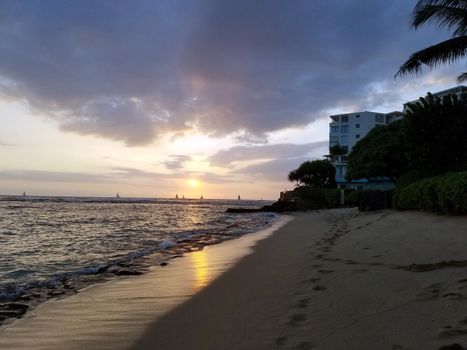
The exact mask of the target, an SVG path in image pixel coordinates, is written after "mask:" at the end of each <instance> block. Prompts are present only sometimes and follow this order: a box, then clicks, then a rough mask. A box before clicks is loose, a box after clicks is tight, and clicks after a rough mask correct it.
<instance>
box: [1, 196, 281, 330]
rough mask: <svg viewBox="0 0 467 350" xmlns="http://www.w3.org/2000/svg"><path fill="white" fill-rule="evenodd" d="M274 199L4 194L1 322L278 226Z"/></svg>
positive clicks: (2, 199) (2, 200) (2, 205)
mask: <svg viewBox="0 0 467 350" xmlns="http://www.w3.org/2000/svg"><path fill="white" fill-rule="evenodd" d="M265 204H269V202H267V201H244V200H167V199H127V198H120V199H115V198H71V197H67V198H64V197H54V198H46V197H25V198H23V197H20V198H12V197H3V198H0V247H1V253H0V324H1V323H2V322H3V321H4V320H6V319H8V318H11V317H20V316H21V315H22V314H24V313H25V312H26V311H27V310H28V309H30V308H32V307H34V306H35V305H37V304H38V303H40V302H42V301H45V300H47V299H50V298H53V297H57V296H64V295H67V294H72V293H75V292H76V291H77V290H78V289H80V288H83V287H85V286H88V285H91V284H94V283H99V282H101V281H105V280H108V279H110V278H116V276H122V275H137V274H141V273H144V272H145V271H146V270H147V269H148V268H149V267H150V266H155V265H164V264H166V263H170V259H173V258H176V257H180V256H182V255H183V254H184V253H186V252H189V251H193V250H199V249H202V248H203V247H204V246H206V245H210V244H215V243H219V242H222V241H224V240H227V239H232V238H235V237H238V236H241V235H244V234H247V233H252V232H256V231H258V230H261V229H263V228H266V227H268V226H270V225H272V224H273V223H274V222H275V221H276V220H277V219H278V216H277V215H276V214H273V213H251V214H231V213H226V212H225V211H226V209H227V208H229V207H239V208H257V207H260V206H262V205H265Z"/></svg>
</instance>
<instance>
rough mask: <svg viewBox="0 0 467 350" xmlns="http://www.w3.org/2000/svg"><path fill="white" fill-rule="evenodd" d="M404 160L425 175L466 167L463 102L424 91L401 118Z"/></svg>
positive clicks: (466, 121) (466, 112) (466, 125)
mask: <svg viewBox="0 0 467 350" xmlns="http://www.w3.org/2000/svg"><path fill="white" fill-rule="evenodd" d="M404 130H405V131H404V132H405V135H406V139H407V141H408V144H407V146H408V150H407V162H408V166H409V167H410V168H411V169H412V170H418V171H421V172H422V173H423V174H424V175H426V176H431V175H437V174H442V173H446V172H448V171H461V170H466V169H467V104H466V103H465V101H460V100H459V99H458V98H457V97H456V96H455V95H449V96H445V97H444V98H442V99H440V98H438V97H436V96H433V95H432V94H428V95H427V96H426V97H425V98H420V101H419V102H417V103H413V104H411V105H409V107H408V110H407V115H406V117H405V118H404Z"/></svg>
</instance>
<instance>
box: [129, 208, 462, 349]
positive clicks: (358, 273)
mask: <svg viewBox="0 0 467 350" xmlns="http://www.w3.org/2000/svg"><path fill="white" fill-rule="evenodd" d="M466 235H467V218H459V217H440V216H435V215H431V214H424V213H409V212H402V213H400V212H392V211H385V212H379V213H372V214H358V215H357V213H356V212H355V211H354V210H331V211H322V212H320V213H312V214H304V215H299V216H298V217H297V218H296V219H295V220H294V221H292V222H290V223H289V224H287V225H286V226H285V227H284V228H282V229H280V230H279V231H278V232H276V233H275V234H274V235H273V236H272V237H270V238H268V239H266V240H264V241H261V242H260V243H259V244H258V246H257V247H256V249H255V252H254V254H252V255H249V256H247V257H246V258H244V259H242V260H241V261H240V262H239V263H238V264H237V265H235V267H234V268H233V269H231V270H229V271H228V272H227V273H225V274H224V275H222V276H221V277H220V278H219V279H217V280H216V281H214V283H213V284H211V285H210V286H209V287H208V288H206V289H204V290H203V291H202V292H201V293H199V294H198V295H196V296H194V297H193V298H191V299H190V300H189V301H188V302H186V303H184V304H182V305H181V306H179V307H178V308H176V309H175V310H173V311H172V312H171V313H169V314H167V315H165V316H164V317H162V318H160V319H159V320H157V321H156V322H154V323H153V324H152V325H151V326H150V327H149V328H148V329H147V330H146V332H145V334H144V335H143V337H142V338H141V339H140V340H139V341H138V342H137V343H136V344H135V345H134V346H133V347H132V349H329V350H335V349H347V350H348V349H359V350H361V349H441V348H443V347H444V346H449V345H450V346H451V347H449V348H450V349H461V348H462V347H453V345H454V344H460V345H464V346H467V299H466V296H467V253H466V248H467V236H466ZM442 261H445V262H446V263H444V264H442V263H441V262H442ZM413 264H417V265H413ZM446 349H448V348H446Z"/></svg>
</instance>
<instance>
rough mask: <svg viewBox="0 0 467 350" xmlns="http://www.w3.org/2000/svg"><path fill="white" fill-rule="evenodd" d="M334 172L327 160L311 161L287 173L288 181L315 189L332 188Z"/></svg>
mask: <svg viewBox="0 0 467 350" xmlns="http://www.w3.org/2000/svg"><path fill="white" fill-rule="evenodd" d="M335 174H336V170H335V169H334V166H333V165H332V164H331V162H330V161H329V160H313V161H307V162H304V163H302V164H301V165H300V166H299V167H298V168H297V169H295V170H292V171H291V172H290V173H289V181H292V182H297V184H298V185H299V186H300V185H305V186H310V187H315V188H332V187H335V186H336V182H335Z"/></svg>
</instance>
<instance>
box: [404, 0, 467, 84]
mask: <svg viewBox="0 0 467 350" xmlns="http://www.w3.org/2000/svg"><path fill="white" fill-rule="evenodd" d="M425 23H433V24H435V25H437V26H438V27H447V28H448V29H450V30H452V31H453V36H452V38H451V39H448V40H445V41H442V42H440V43H438V44H436V45H433V46H430V47H427V48H425V49H423V50H420V51H417V52H415V53H414V54H412V55H411V56H410V58H409V59H408V60H407V61H406V62H405V63H404V64H403V65H402V66H401V67H400V68H399V71H398V72H397V73H396V76H402V75H405V74H410V73H419V72H420V71H421V69H422V65H426V66H428V67H430V68H433V67H437V66H439V65H442V64H449V63H452V62H455V61H458V60H459V59H461V58H463V57H465V56H466V55H467V0H419V1H418V2H417V4H416V5H415V8H414V10H413V17H412V27H414V28H415V29H417V28H419V27H420V26H421V25H423V24H425ZM465 80H467V73H462V74H461V75H459V77H458V81H459V82H462V81H465Z"/></svg>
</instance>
